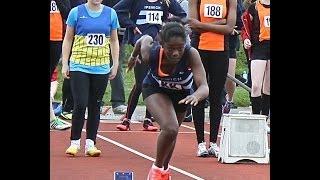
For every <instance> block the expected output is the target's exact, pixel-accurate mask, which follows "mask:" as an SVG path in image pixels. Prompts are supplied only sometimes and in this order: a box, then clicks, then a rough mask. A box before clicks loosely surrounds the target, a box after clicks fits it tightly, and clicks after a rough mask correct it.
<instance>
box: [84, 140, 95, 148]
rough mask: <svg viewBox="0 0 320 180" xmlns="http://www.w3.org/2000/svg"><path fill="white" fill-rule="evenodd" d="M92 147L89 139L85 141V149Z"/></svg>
mask: <svg viewBox="0 0 320 180" xmlns="http://www.w3.org/2000/svg"><path fill="white" fill-rule="evenodd" d="M92 146H94V142H93V141H92V140H91V139H86V148H88V147H92Z"/></svg>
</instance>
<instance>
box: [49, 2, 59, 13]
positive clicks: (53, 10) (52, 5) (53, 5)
mask: <svg viewBox="0 0 320 180" xmlns="http://www.w3.org/2000/svg"><path fill="white" fill-rule="evenodd" d="M50 13H59V9H58V6H57V4H56V2H55V1H51V3H50Z"/></svg>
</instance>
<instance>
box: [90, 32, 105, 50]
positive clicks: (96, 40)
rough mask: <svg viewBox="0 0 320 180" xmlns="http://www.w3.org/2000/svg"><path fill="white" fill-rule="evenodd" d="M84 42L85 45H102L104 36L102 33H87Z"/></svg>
mask: <svg viewBox="0 0 320 180" xmlns="http://www.w3.org/2000/svg"><path fill="white" fill-rule="evenodd" d="M86 43H87V46H99V47H100V46H104V45H105V43H106V37H105V35H104V34H87V36H86Z"/></svg>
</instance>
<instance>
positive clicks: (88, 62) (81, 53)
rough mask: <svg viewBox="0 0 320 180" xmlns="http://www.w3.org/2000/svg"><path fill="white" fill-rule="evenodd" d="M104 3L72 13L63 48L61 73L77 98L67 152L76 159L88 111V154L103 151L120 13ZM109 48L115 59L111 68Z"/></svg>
mask: <svg viewBox="0 0 320 180" xmlns="http://www.w3.org/2000/svg"><path fill="white" fill-rule="evenodd" d="M101 2H102V0H88V2H87V3H86V4H82V5H79V6H77V7H75V8H73V9H72V10H71V11H70V14H69V17H68V19H67V29H66V35H65V38H64V41H63V45H62V74H63V76H64V77H65V78H70V81H71V90H72V95H73V99H74V109H73V112H72V128H71V137H70V139H71V145H70V147H69V148H68V149H67V150H66V153H67V154H69V155H73V156H74V155H76V154H77V152H78V151H79V149H80V138H81V131H82V128H83V124H84V119H85V111H86V108H88V117H87V124H86V130H87V137H86V145H85V154H86V155H88V156H99V155H100V153H101V151H100V150H98V149H97V148H96V147H95V143H96V136H97V130H98V127H99V122H100V115H99V114H100V111H99V109H100V104H101V101H102V97H103V95H104V92H105V90H106V87H107V84H108V79H109V80H111V79H113V78H114V77H115V75H116V74H117V69H118V60H119V41H118V35H117V28H119V22H118V18H117V14H116V12H115V10H114V9H112V8H110V7H107V6H104V5H102V4H101ZM109 45H110V46H109ZM109 47H110V48H109ZM110 49H111V54H112V59H113V66H112V67H111V68H110V67H109V64H110ZM70 53H71V55H70ZM69 57H70V67H69V65H68V60H69Z"/></svg>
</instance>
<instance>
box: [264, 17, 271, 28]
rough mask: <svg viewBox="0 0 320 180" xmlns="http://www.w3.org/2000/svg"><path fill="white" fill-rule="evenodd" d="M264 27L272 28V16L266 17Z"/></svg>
mask: <svg viewBox="0 0 320 180" xmlns="http://www.w3.org/2000/svg"><path fill="white" fill-rule="evenodd" d="M264 27H270V16H264Z"/></svg>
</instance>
